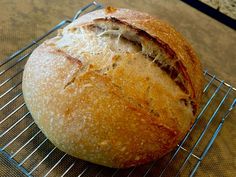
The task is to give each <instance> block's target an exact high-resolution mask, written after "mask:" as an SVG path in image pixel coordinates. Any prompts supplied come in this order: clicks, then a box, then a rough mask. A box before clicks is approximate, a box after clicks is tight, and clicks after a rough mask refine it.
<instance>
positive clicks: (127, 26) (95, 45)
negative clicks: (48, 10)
mask: <svg viewBox="0 0 236 177" xmlns="http://www.w3.org/2000/svg"><path fill="white" fill-rule="evenodd" d="M202 84H203V74H202V68H201V64H200V62H199V60H198V58H197V56H196V54H195V53H194V51H193V49H192V48H191V46H190V45H189V43H187V42H186V40H185V39H184V38H183V37H182V36H181V35H180V34H179V33H178V32H176V31H175V30H174V29H173V28H172V27H171V26H169V25H168V24H166V23H164V22H162V21H160V20H158V19H156V18H154V17H152V16H150V15H148V14H146V13H141V12H137V11H133V10H128V9H115V8H111V7H108V8H106V9H102V10H98V11H94V12H91V13H88V14H86V15H83V16H81V17H80V18H78V19H77V20H75V21H74V22H73V23H71V24H70V25H68V26H66V27H65V28H64V29H63V30H61V31H59V33H58V35H57V36H56V37H54V38H52V39H49V40H47V41H45V42H44V43H43V44H41V45H40V46H39V47H38V48H36V49H35V50H34V51H33V53H32V55H31V56H30V58H29V60H28V61H27V64H26V66H25V70H24V74H23V94H24V99H25V102H26V105H27V107H28V109H29V111H30V113H31V115H32V117H33V118H34V120H35V122H36V124H37V125H38V127H39V128H40V129H41V130H42V132H43V133H44V134H45V135H46V137H47V138H48V139H49V140H50V141H51V142H52V143H53V144H55V146H56V147H58V148H59V149H60V150H62V151H64V152H66V153H67V154H69V155H72V156H75V157H78V158H80V159H83V160H86V161H90V162H93V163H96V164H101V165H104V166H108V167H115V168H127V167H131V166H136V165H139V164H143V163H147V162H150V161H152V160H155V159H158V158H160V157H162V156H163V155H165V154H166V153H168V152H170V151H171V150H172V149H173V148H174V147H176V145H177V144H178V142H179V141H180V140H181V139H182V138H183V137H184V135H185V134H186V132H187V131H188V130H189V128H190V127H191V125H192V123H193V121H194V118H195V117H196V114H197V112H198V109H199V104H200V101H201V96H202Z"/></svg>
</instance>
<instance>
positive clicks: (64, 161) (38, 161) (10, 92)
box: [0, 2, 236, 177]
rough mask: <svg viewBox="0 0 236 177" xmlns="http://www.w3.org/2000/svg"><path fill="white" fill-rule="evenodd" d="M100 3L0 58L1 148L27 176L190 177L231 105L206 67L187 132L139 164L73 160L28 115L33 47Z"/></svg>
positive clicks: (229, 94)
mask: <svg viewBox="0 0 236 177" xmlns="http://www.w3.org/2000/svg"><path fill="white" fill-rule="evenodd" d="M101 7H102V5H101V4H98V3H96V2H92V3H90V4H88V5H87V6H85V7H83V8H82V9H80V10H79V11H78V12H77V14H76V15H75V16H74V18H72V19H69V20H64V21H62V22H60V23H59V24H58V25H56V26H55V27H54V28H52V29H51V30H49V31H48V32H47V33H46V34H44V35H43V36H41V37H39V38H38V39H36V40H34V41H32V42H31V43H30V44H28V45H27V46H25V47H23V48H22V49H20V50H19V51H17V52H15V53H14V54H13V55H11V56H10V57H9V58H7V59H5V60H3V61H1V62H0V152H1V153H2V154H3V155H4V156H5V157H6V158H7V159H8V160H9V161H10V162H11V163H12V164H14V165H15V167H16V168H18V169H19V170H21V171H22V172H23V173H24V174H25V175H26V176H42V175H43V176H79V177H82V176H96V177H101V176H112V177H115V176H127V177H131V176H143V177H147V176H158V175H159V176H179V175H183V176H184V175H186V174H187V175H189V176H193V175H194V174H195V173H196V171H197V168H198V167H199V165H200V164H201V162H202V160H203V159H204V157H205V156H206V155H207V152H208V151H209V149H210V148H211V146H212V144H213V142H214V140H215V139H216V137H217V135H218V133H219V132H220V130H221V129H222V126H223V124H224V121H225V120H226V118H227V116H228V115H229V113H230V112H231V111H232V110H233V108H234V106H235V104H236V99H235V93H236V89H235V88H234V87H232V86H231V85H229V84H227V83H225V82H224V81H222V80H220V79H218V78H217V77H216V76H215V75H212V74H210V73H209V72H208V71H204V75H205V78H206V84H205V88H204V91H203V92H204V104H203V106H202V109H201V111H200V113H199V114H198V116H197V118H196V120H195V122H194V124H193V126H192V127H191V129H190V130H189V132H188V133H187V134H186V136H185V137H184V139H183V140H182V142H181V143H180V144H179V145H178V146H177V147H176V149H175V150H174V151H173V152H172V153H170V154H168V155H167V156H165V157H163V158H162V159H160V160H158V161H154V162H152V163H150V164H146V165H143V166H139V167H134V168H129V169H123V170H121V169H111V168H107V167H102V166H99V165H95V164H92V163H89V162H85V161H82V160H79V159H75V158H73V157H71V156H69V155H67V154H65V153H63V152H61V151H59V150H58V149H57V148H56V147H55V146H54V145H53V144H52V143H51V142H50V141H49V140H48V139H47V138H46V137H45V136H44V135H43V133H42V132H41V130H40V129H39V128H38V127H37V126H36V125H35V123H34V121H33V119H32V118H31V116H30V113H29V112H28V110H27V108H26V105H25V103H24V100H23V97H22V91H21V78H22V72H23V68H24V64H25V62H26V60H27V58H28V57H29V55H30V54H31V52H32V50H33V49H34V48H35V47H37V46H38V45H39V44H40V43H41V42H43V41H44V40H45V39H46V38H50V36H51V35H53V34H54V32H55V31H56V30H58V29H60V28H62V27H64V26H65V25H67V24H69V23H71V22H72V21H73V20H75V19H77V18H78V17H79V16H80V15H81V14H82V13H85V12H86V11H92V10H96V9H99V8H101ZM177 161H178V163H176V162H177ZM169 169H171V170H169ZM173 169H174V170H173Z"/></svg>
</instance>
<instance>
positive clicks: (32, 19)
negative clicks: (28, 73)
mask: <svg viewBox="0 0 236 177" xmlns="http://www.w3.org/2000/svg"><path fill="white" fill-rule="evenodd" d="M89 2H91V1H88V0H84V1H82V0H70V1H63V0H50V1H47V0H40V1H39V0H37V1H36V0H35V1H34V0H21V1H17V0H11V1H9V0H1V1H0V41H1V45H0V60H2V59H5V58H6V57H7V56H9V55H10V54H12V53H13V52H14V51H16V50H18V49H20V48H21V47H22V46H24V45H25V44H27V43H29V42H30V41H32V40H33V39H35V38H37V37H39V36H40V35H42V34H43V33H45V32H46V31H48V30H49V29H50V28H51V27H53V26H55V25H56V24H58V23H59V22H60V21H61V20H63V19H66V18H71V17H72V16H73V15H74V14H75V12H76V11H77V10H78V9H79V8H81V7H82V6H84V5H86V4H87V3H89ZM99 3H102V4H103V5H111V6H115V7H123V8H130V9H135V10H139V11H143V12H148V13H150V14H152V15H154V16H157V17H158V18H160V19H162V20H164V21H166V22H168V23H170V24H171V25H172V26H174V27H175V28H176V30H177V31H179V32H180V33H182V34H183V35H184V36H185V38H186V39H187V40H188V41H189V42H190V43H191V44H192V46H193V48H194V49H195V51H196V53H197V54H198V56H199V58H200V59H201V62H202V64H203V67H204V69H207V70H208V71H209V72H210V73H213V74H216V75H217V76H218V77H219V78H220V79H224V80H225V81H226V82H228V83H230V84H231V85H233V86H234V87H236V77H235V76H236V62H235V60H236V32H235V31H234V30H233V29H231V28H229V27H227V26H225V25H224V24H222V23H220V22H218V21H216V20H214V19H212V18H211V17H208V16H207V15H205V14H203V13H201V12H199V11H198V10H196V9H194V8H192V7H190V6H188V5H187V4H185V3H183V2H181V1H177V0H168V1H158V0H143V1H139V0H133V1H128V0H123V1H105V0H100V1H99ZM235 117H236V113H235V110H234V111H233V112H232V113H231V115H230V116H229V117H228V119H227V121H226V123H225V125H224V127H223V130H222V132H221V133H220V135H219V137H217V139H216V142H215V143H214V145H213V148H212V149H211V150H210V152H209V154H208V155H207V157H210V158H206V160H205V159H204V161H203V163H202V164H201V165H200V168H199V170H198V172H197V176H232V177H233V176H236V170H235V169H236V160H235V159H236V140H235V137H236V132H235V127H234V126H233V125H235V122H236V120H235ZM219 149H221V150H222V149H224V150H225V151H224V152H222V151H221V154H217V153H218V150H219Z"/></svg>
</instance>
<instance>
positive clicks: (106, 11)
mask: <svg viewBox="0 0 236 177" xmlns="http://www.w3.org/2000/svg"><path fill="white" fill-rule="evenodd" d="M116 10H117V9H116V8H114V7H111V6H107V7H106V8H105V13H106V14H110V13H113V12H115V11H116Z"/></svg>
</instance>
